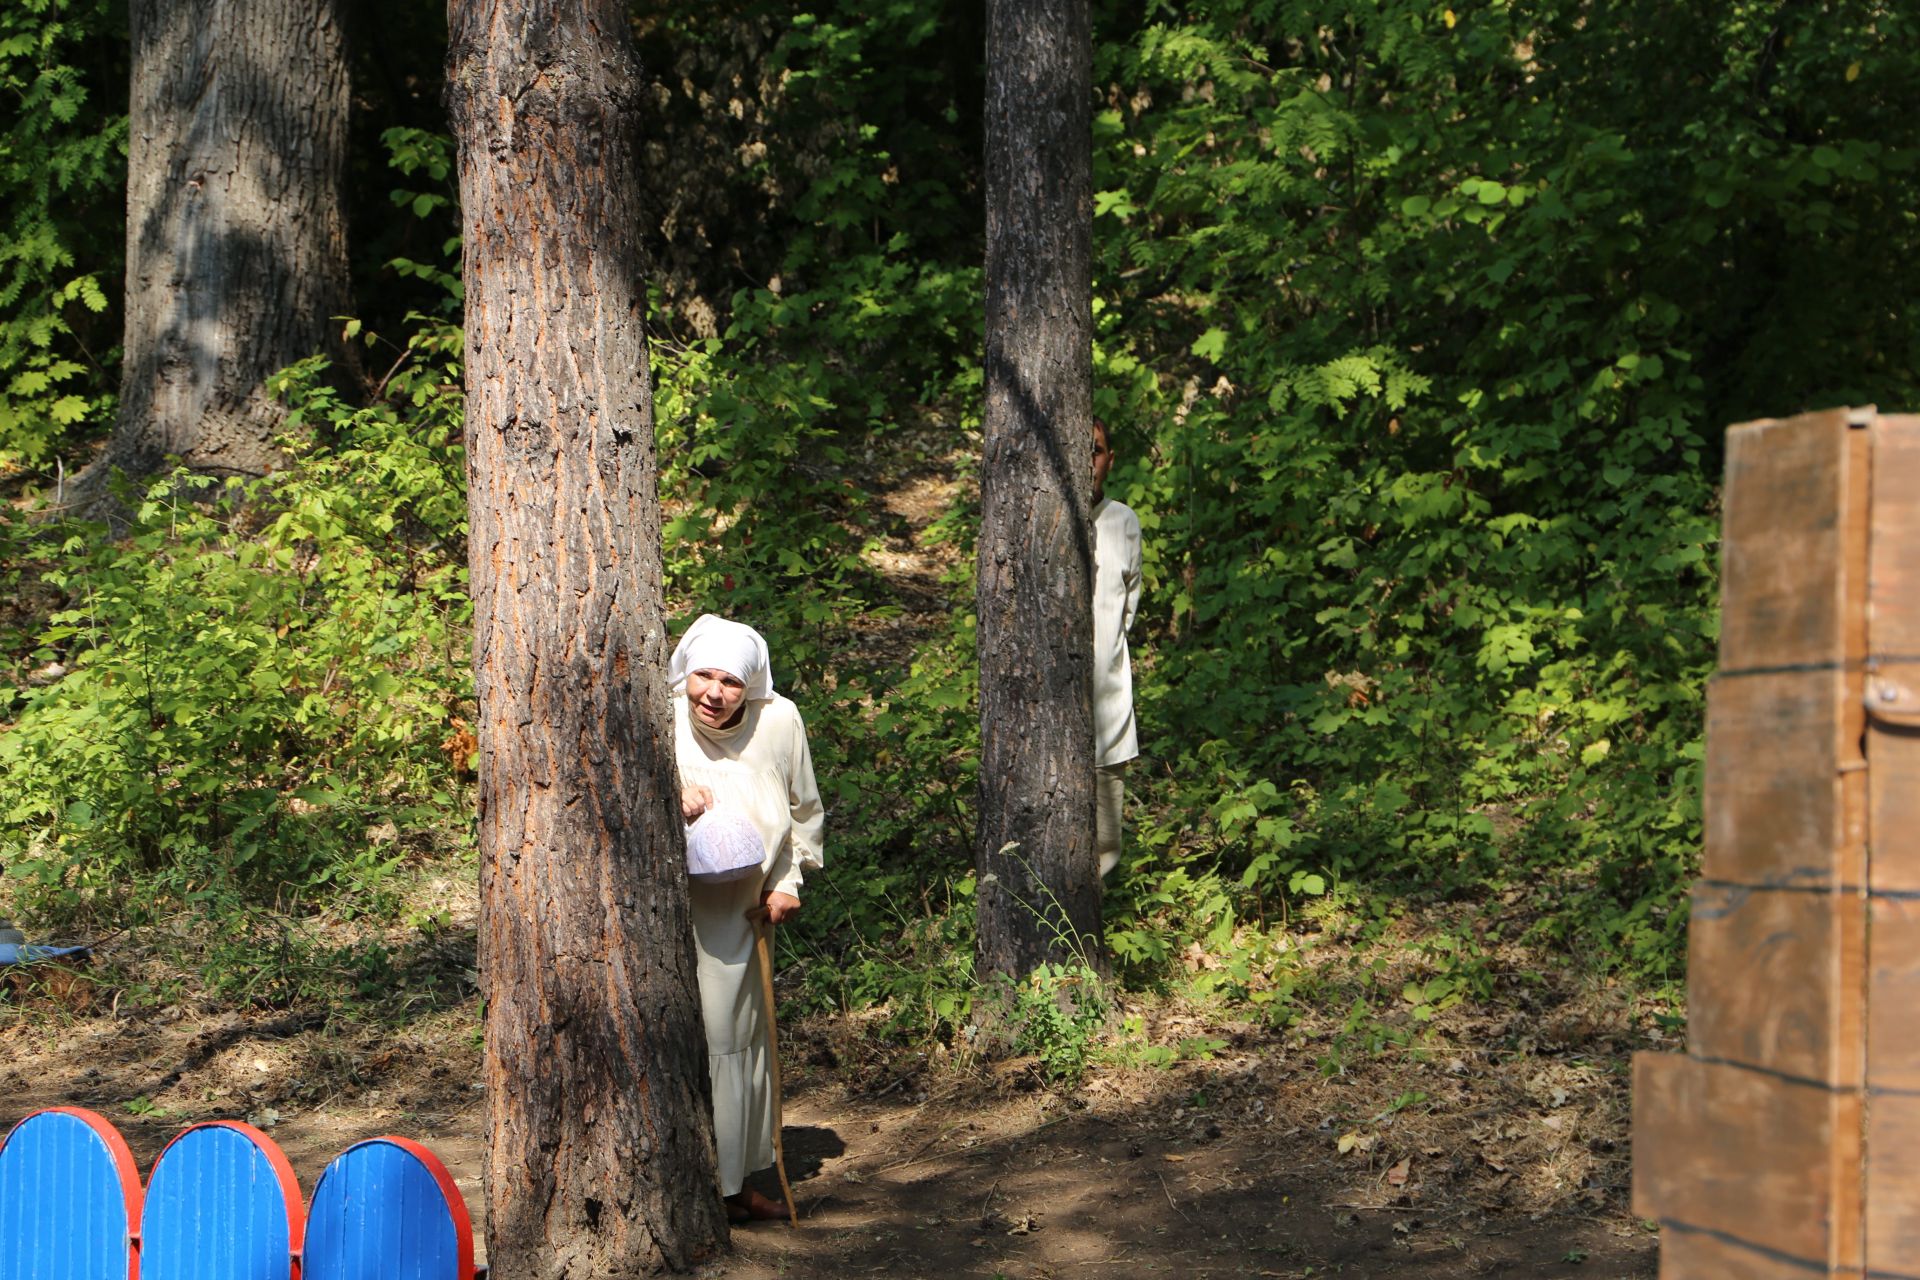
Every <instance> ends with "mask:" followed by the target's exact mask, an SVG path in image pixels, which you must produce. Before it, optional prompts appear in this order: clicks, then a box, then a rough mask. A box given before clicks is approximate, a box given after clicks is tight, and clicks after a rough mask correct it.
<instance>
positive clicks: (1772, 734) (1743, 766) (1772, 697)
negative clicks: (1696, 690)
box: [1701, 670, 1846, 886]
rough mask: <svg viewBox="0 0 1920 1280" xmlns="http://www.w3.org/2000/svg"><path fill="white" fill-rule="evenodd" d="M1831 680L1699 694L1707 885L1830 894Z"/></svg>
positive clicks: (1834, 714) (1737, 686)
mask: <svg viewBox="0 0 1920 1280" xmlns="http://www.w3.org/2000/svg"><path fill="white" fill-rule="evenodd" d="M1845 696H1846V689H1845V685H1844V682H1843V679H1842V676H1841V673H1840V672H1838V671H1832V670H1828V671H1794V672H1781V673H1776V674H1770V675H1749V676H1741V677H1737V678H1734V679H1720V680H1715V681H1714V682H1713V683H1712V685H1711V686H1709V687H1708V690H1707V760H1706V794H1705V801H1704V807H1705V818H1706V850H1705V855H1704V858H1703V860H1702V865H1701V871H1702V873H1703V874H1704V875H1705V876H1706V877H1707V878H1708V879H1710V880H1723V881H1729V882H1732V883H1737V884H1758V885H1803V886H1810V885H1829V884H1832V883H1834V856H1835V853H1836V851H1837V850H1838V849H1839V848H1840V847H1841V846H1842V844H1843V843H1844V842H1845V838H1846V831H1845V812H1846V808H1845V804H1844V799H1845V797H1844V795H1843V788H1842V783H1841V777H1840V774H1841V766H1842V763H1843V761H1842V758H1841V754H1840V725H1841V723H1842V720H1843V713H1842V710H1841V703H1842V700H1843V699H1844V698H1845Z"/></svg>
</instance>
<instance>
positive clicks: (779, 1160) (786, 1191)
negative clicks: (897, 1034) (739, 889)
mask: <svg viewBox="0 0 1920 1280" xmlns="http://www.w3.org/2000/svg"><path fill="white" fill-rule="evenodd" d="M753 954H754V959H755V960H757V961H758V962H759V965H760V992H761V994H762V995H764V996H766V998H767V1062H768V1065H769V1066H770V1067H771V1068H772V1070H773V1167H774V1170H775V1172H777V1173H778V1174H779V1175H780V1194H781V1195H782V1196H784V1197H785V1198H786V1201H787V1224H788V1225H789V1226H794V1227H797V1226H799V1225H800V1213H799V1210H797V1209H795V1208H794V1207H793V1188H792V1187H791V1186H789V1185H787V1154H786V1152H785V1150H783V1149H782V1147H781V1143H780V1126H781V1122H782V1117H781V1114H780V1113H781V1110H782V1107H781V1101H780V1030H779V1028H778V1027H776V1026H775V1025H774V1020H773V924H772V922H771V921H769V920H768V919H767V910H766V908H765V907H762V908H761V909H760V911H759V914H758V915H757V916H756V917H755V918H754V922H753Z"/></svg>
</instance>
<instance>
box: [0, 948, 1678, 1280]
mask: <svg viewBox="0 0 1920 1280" xmlns="http://www.w3.org/2000/svg"><path fill="white" fill-rule="evenodd" d="M75 1004H85V1001H75V1000H73V999H72V998H70V997H64V996H62V995H61V994H60V993H57V992H49V991H48V990H46V989H45V988H44V987H38V986H37V987H35V988H34V989H31V990H23V989H16V990H14V991H13V992H11V993H10V994H9V995H8V996H7V997H6V998H5V999H0V1126H11V1125H12V1123H13V1122H14V1121H16V1120H18V1119H19V1118H20V1117H21V1116H23V1115H25V1114H27V1113H29V1112H31V1111H33V1110H35V1109H37V1108H39V1107H44V1106H52V1105H79V1106H86V1107H91V1108H93V1109H94V1110H96V1111H99V1112H100V1113H102V1114H103V1115H105V1116H107V1117H108V1118H109V1119H110V1120H112V1121H113V1122H114V1123H115V1124H116V1125H117V1126H118V1127H119V1128H120V1130H121V1132H122V1133H124V1134H125V1135H126V1136H127V1139H128V1141H129V1143H130V1145H131V1146H132V1148H133V1151H134V1154H135V1156H136V1158H137V1159H138V1160H139V1161H140V1162H141V1166H142V1169H143V1170H144V1169H145V1168H146V1166H147V1165H148V1163H149V1162H150V1161H151V1160H152V1159H153V1158H154V1156H156V1155H157V1154H158V1153H159V1151H160V1149H161V1147H162V1146H164V1145H165V1143H166V1141H167V1140H168V1139H169V1138H171V1137H172V1136H173V1135H174V1134H175V1133H177V1132H178V1131H179V1130H180V1128H181V1127H183V1126H184V1125H186V1124H188V1123H192V1122H194V1121H198V1120H204V1119H214V1118H239V1119H249V1120H251V1121H252V1122H253V1123H255V1124H258V1125H260V1126H262V1127H263V1128H266V1129H268V1130H269V1131H270V1133H271V1134H272V1136H273V1138H274V1139H275V1140H276V1141H277V1142H279V1143H280V1145H281V1146H282V1147H283V1148H284V1149H285V1150H286V1152H287V1154H288V1156H289V1157H290V1158H291V1160H292V1162H293V1165H294V1168H295V1170H296V1171H297V1172H298V1173H299V1175H300V1178H301V1181H302V1184H303V1186H306V1187H308V1188H311V1186H312V1183H313V1180H314V1179H315V1178H316V1177H317V1176H318V1174H319V1172H320V1170H321V1169H322V1168H323V1167H324V1165H325V1164H326V1162H327V1161H328V1160H329V1159H330V1158H332V1156H333V1155H335V1154H337V1153H338V1152H339V1151H341V1150H343V1149H344V1148H345V1147H346V1146H348V1145H349V1144H351V1143H352V1142H355V1141H357V1140H359V1139H361V1138H365V1137H371V1136H375V1135H378V1134H383V1133H398V1134H402V1135H406V1136H409V1137H414V1138H418V1139H420V1140H422V1141H424V1142H426V1143H427V1145H429V1146H430V1147H432V1148H433V1149H434V1150H435V1151H436V1152H437V1153H438V1154H439V1155H440V1156H441V1158H442V1159H443V1160H445V1161H446V1162H447V1164H448V1165H449V1167H450V1168H451V1170H452V1171H453V1173H454V1175H455V1177H456V1179H457V1181H458V1183H459V1185H460V1188H461V1190H462V1191H463V1192H464V1193H465V1195H466V1197H467V1201H468V1204H469V1205H470V1206H471V1207H473V1208H475V1209H476V1210H477V1209H478V1207H479V1206H480V1204H481V1196H480V1177H481V1170H482V1151H483V1125H484V1106H483V1103H484V1099H483V1098H482V1096H481V1093H480V1091H479V1090H480V1086H479V1085H478V1084H477V1083H475V1081H476V1080H477V1078H478V1074H479V1072H478V1068H479V1050H478V1047H477V1044H476V1037H475V1035H474V1026H475V1022H474V1013H475V1011H474V1009H473V1007H472V1006H471V1005H470V1004H469V1005H465V1006H462V1007H459V1008H455V1009H444V1010H441V1011H440V1012H438V1013H433V1014H429V1015H427V1016H425V1017H423V1018H422V1019H420V1020H418V1021H416V1022H414V1023H412V1024H409V1025H406V1026H403V1027H388V1028H385V1029H377V1028H365V1027H361V1028H341V1027H336V1026H333V1025H330V1024H329V1023H328V1022H326V1021H325V1020H324V1019H323V1018H321V1017H319V1016H317V1015H301V1014H286V1013H263V1014H260V1015H258V1016H241V1015H237V1014H232V1013H227V1014H220V1015H214V1016H196V1015H193V1014H191V1013H188V1012H185V1011H183V1010H181V1009H179V1008H174V1009H159V1010H154V1011H150V1012H140V1013H126V1012H121V1013H116V1012H114V1011H113V1010H112V1009H111V1008H101V1007H99V1006H98V1004H97V1003H96V1004H95V1005H94V1006H93V1007H90V1008H85V1009H83V1010H79V1011H76V1009H75V1008H74V1007H73V1006H74V1005H75ZM1139 1016H1142V1017H1144V1018H1146V1019H1148V1020H1149V1021H1152V1020H1154V1019H1160V1020H1161V1021H1162V1022H1166V1021H1168V1020H1171V1023H1172V1025H1157V1026H1155V1027H1154V1032H1155V1034H1157V1035H1160V1036H1162V1037H1165V1038H1172V1037H1176V1036H1179V1035H1181V1034H1183V1033H1187V1032H1191V1031H1192V1030H1193V1029H1194V1028H1193V1027H1191V1026H1185V1025H1179V1023H1180V1015H1177V1014H1172V1013H1169V1012H1168V1011H1165V1010H1160V1011H1155V1010H1151V1009H1145V1010H1142V1011H1141V1012H1140V1014H1139ZM1520 1016H1526V1015H1524V1013H1523V1014H1521V1015H1520ZM1549 1021H1550V1020H1549ZM1211 1030H1212V1032H1213V1033H1214V1034H1215V1035H1216V1036H1220V1037H1222V1038H1223V1039H1224V1043H1223V1044H1222V1047H1221V1048H1220V1049H1219V1050H1218V1051H1217V1052H1214V1053H1213V1054H1212V1055H1211V1056H1210V1057H1209V1058H1208V1059H1207V1060H1203V1061H1191V1062H1182V1063H1179V1064H1176V1065H1174V1066H1172V1067H1169V1068H1132V1069H1127V1068H1121V1067H1117V1066H1107V1067H1097V1068H1095V1069H1094V1070H1093V1071H1091V1072H1090V1073H1089V1074H1088V1076H1087V1077H1086V1078H1085V1080H1084V1081H1083V1082H1082V1083H1081V1084H1080V1085H1079V1086H1077V1087H1075V1088H1073V1089H1071V1090H1060V1089H1053V1088H1048V1087H1046V1086H1045V1085H1044V1084H1043V1083H1042V1082H1041V1080H1040V1078H1039V1076H1038V1073H1037V1071H1036V1070H1035V1068H1034V1065H1033V1064H1032V1063H1030V1062H1025V1061H1014V1062H1001V1063H997V1064H973V1065H971V1066H962V1065H957V1064H954V1063H952V1062H950V1061H928V1060H927V1059H926V1058H924V1057H923V1056H920V1055H917V1054H913V1053H910V1052H906V1051H893V1052H889V1051H887V1050H885V1049H883V1048H880V1047H877V1045H878V1042H877V1041H876V1039H875V1038H874V1036H873V1035H872V1033H871V1026H870V1025H867V1024H864V1023H863V1022H862V1021H861V1020H860V1019H858V1018H816V1019H813V1020H810V1021H807V1022H805V1023H802V1024H800V1025H798V1026H796V1027H794V1028H790V1029H786V1030H785V1033H784V1045H783V1051H782V1056H783V1058H784V1059H785V1060H786V1062H787V1071H788V1075H789V1086H788V1100H787V1113H786V1129H785V1143H786V1149H787V1153H788V1167H789V1171H790V1174H791V1176H792V1181H793V1188H794V1193H795V1198H796V1200H797V1201H798V1203H799V1207H800V1213H801V1225H800V1228H799V1230H797V1231H796V1230H792V1229H790V1228H788V1227H787V1226H785V1225H784V1224H755V1225H753V1226H751V1227H749V1228H745V1229H738V1230H736V1231H735V1232H734V1235H733V1250H732V1253H731V1255H730V1256H728V1257H727V1258H725V1259H722V1260H720V1261H717V1262H714V1263H710V1264H708V1265H707V1266H706V1267H704V1268H703V1269H702V1270H701V1271H700V1272H699V1274H700V1275H701V1276H702V1277H705V1278H707V1280H763V1278H771V1277H791V1276H822V1277H825V1276H843V1275H881V1276H968V1277H981V1278H982V1280H988V1278H991V1277H1006V1278H1007V1280H1016V1278H1019V1280H1051V1278H1054V1277H1075V1278H1076V1280H1078V1278H1079V1277H1087V1278H1088V1280H1098V1278H1100V1277H1125V1276H1135V1275H1169V1276H1194V1277H1227V1276H1273V1277H1289V1278H1294V1277H1299V1278H1305V1277H1323V1276H1342V1277H1352V1278H1353V1280H1364V1278H1368V1277H1407V1278H1412V1277H1421V1278H1424V1280H1464V1278H1465V1277H1481V1276H1512V1277H1522V1276H1525V1277H1552V1276H1581V1277H1651V1276H1653V1275H1654V1274H1655V1272H1656V1248H1657V1241H1656V1238H1655V1237H1654V1235H1652V1234H1651V1233H1650V1232H1649V1231H1648V1230H1646V1229H1645V1228H1644V1227H1643V1226H1642V1225H1641V1224H1640V1223H1638V1222H1636V1221H1635V1220H1634V1219H1633V1218H1632V1217H1631V1216H1630V1215H1629V1214H1628V1212H1627V1209H1626V1194H1625V1187H1626V1178H1627V1141H1626V1077H1625V1074H1624V1055H1623V1054H1621V1053H1620V1052H1617V1050H1618V1048H1619V1046H1618V1045H1617V1044H1616V1043H1615V1042H1614V1041H1611V1040H1605V1039H1601V1040H1594V1039H1591V1038H1589V1039H1588V1040H1587V1041H1586V1042H1585V1043H1572V1042H1568V1041H1566V1040H1562V1041H1559V1042H1555V1041H1551V1040H1547V1041H1544V1042H1542V1043H1537V1044H1532V1045H1530V1047H1529V1049H1528V1051H1526V1052H1523V1053H1520V1054H1512V1053H1505V1054H1495V1053H1486V1054H1468V1055H1466V1057H1464V1058H1463V1057H1459V1056H1455V1057H1447V1056H1445V1055H1444V1054H1442V1055H1438V1056H1436V1055H1430V1054H1426V1053H1420V1054H1414V1055H1401V1056H1398V1057H1396V1056H1394V1055H1385V1056H1382V1057H1377V1058H1372V1059H1368V1060H1367V1061H1366V1062H1364V1063H1361V1064H1359V1065H1357V1066H1354V1067H1352V1068H1349V1069H1347V1070H1345V1071H1339V1070H1335V1071H1332V1072H1329V1071H1328V1070H1327V1069H1326V1067H1325V1065H1324V1063H1323V1062H1322V1061H1319V1060H1317V1059H1316V1054H1315V1053H1314V1052H1313V1050H1312V1047H1311V1046H1306V1045H1300V1044H1297V1043H1294V1044H1290V1043H1289V1042H1287V1041H1286V1040H1284V1039H1282V1038H1278V1037H1272V1036H1267V1035H1265V1034H1263V1033H1261V1032H1259V1031H1257V1030H1254V1029H1250V1028H1239V1029H1235V1028H1232V1027H1215V1028H1211ZM1481 1031H1482V1032H1484V1033H1485V1034H1487V1035H1488V1037H1489V1038H1488V1040H1487V1043H1490V1044H1491V1043H1501V1042H1502V1037H1501V1029H1500V1028H1498V1027H1493V1028H1482V1029H1481ZM1548 1034H1549V1033H1547V1032H1543V1033H1542V1035H1543V1036H1545V1035H1548ZM765 1189H766V1190H768V1191H769V1192H771V1193H773V1194H775V1195H777V1194H778V1188H777V1184H774V1183H772V1182H771V1181H770V1180H769V1182H768V1184H767V1185H766V1187H765ZM481 1248H482V1253H483V1256H484V1240H483V1241H482V1242H481Z"/></svg>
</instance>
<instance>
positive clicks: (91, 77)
mask: <svg viewBox="0 0 1920 1280" xmlns="http://www.w3.org/2000/svg"><path fill="white" fill-rule="evenodd" d="M125 23H126V14H125V10H124V6H123V5H122V4H120V3H118V2H117V0H16V3H12V4H8V5H5V6H0V104H3V105H0V210H4V213H0V475H3V474H5V473H6V472H8V471H10V470H12V469H14V468H16V467H21V466H25V467H30V468H39V467H41V466H42V465H43V464H45V463H46V462H48V461H49V460H50V459H51V458H53V457H54V455H55V454H57V453H58V452H59V451H60V450H61V449H62V448H64V447H65V446H66V445H68V444H69V443H70V442H72V441H73V440H75V439H79V438H81V437H83V436H84V435H85V434H86V433H88V432H90V431H94V430H98V429H100V428H102V427H104V426H105V425H107V424H108V423H109V422H110V421H111V418H112V410H113V403H114V397H113V395H112V391H111V388H112V385H113V383H112V366H113V364H114V361H115V359H116V355H115V352H116V350H117V347H118V334H117V332H116V331H115V326H116V325H117V319H116V313H117V310H118V309H117V307H113V306H111V305H110V303H109V297H110V295H113V294H115V293H116V291H117V289H118V284H119V262H120V255H121V248H120V240H119V237H120V235H121V234H122V228H121V226H118V225H115V224H114V223H113V221H112V220H111V219H105V220H103V219H101V218H99V217H98V216H92V215H96V213H97V211H98V210H99V209H100V208H102V207H105V208H108V209H112V208H115V207H117V206H120V193H121V192H123V191H124V190H125V189H126V157H125V151H126V135H127V121H126V117H125V115H124V114H123V113H116V111H115V110H114V109H113V108H112V107H107V106H103V104H102V96H103V95H102V94H101V92H100V91H101V89H102V88H104V87H106V86H107V85H109V84H111V83H113V82H114V81H115V80H117V79H123V78H124V76H125V69H124V67H123V66H121V65H119V63H118V59H117V58H116V57H114V56H113V55H112V54H111V53H108V54H106V55H105V56H103V50H113V49H115V47H116V46H114V45H113V43H112V42H111V41H103V40H102V36H103V35H105V34H106V33H109V32H117V31H119V30H121V29H123V28H124V26H125ZM105 97H106V100H107V101H108V102H112V101H113V95H112V94H111V93H108V94H107V95H105ZM121 217H122V218H124V213H122V214H121Z"/></svg>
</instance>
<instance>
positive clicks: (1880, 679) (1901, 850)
mask: <svg viewBox="0 0 1920 1280" xmlns="http://www.w3.org/2000/svg"><path fill="white" fill-rule="evenodd" d="M1916 556H1917V557H1920V549H1916ZM1889 676H1891V677H1892V679H1894V680H1897V681H1898V683H1899V684H1900V686H1901V687H1903V688H1908V689H1914V690H1920V667H1916V666H1914V665H1913V664H1894V665H1891V666H1883V667H1882V669H1881V670H1880V671H1879V672H1876V673H1875V674H1874V677H1873V679H1874V682H1875V685H1876V688H1884V687H1885V682H1886V681H1887V680H1888V679H1889ZM1867 759H1868V760H1870V761H1871V762H1872V768H1871V769H1869V770H1868V771H1867V793H1868V801H1867V803H1868V807H1869V810H1870V813H1871V816H1870V818H1869V822H1870V830H1871V831H1872V833H1873V855H1872V859H1871V861H1870V862H1869V864H1868V872H1867V880H1868V883H1869V884H1870V885H1871V886H1872V887H1873V889H1874V890H1875V891H1876V892H1881V893H1886V892H1893V893H1912V892H1915V891H1920V729H1915V728H1909V727H1906V726H1904V725H1891V724H1888V723H1886V722H1884V721H1882V720H1880V719H1878V718H1875V719H1874V720H1872V721H1871V723H1870V724H1869V726H1868V729H1867Z"/></svg>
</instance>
